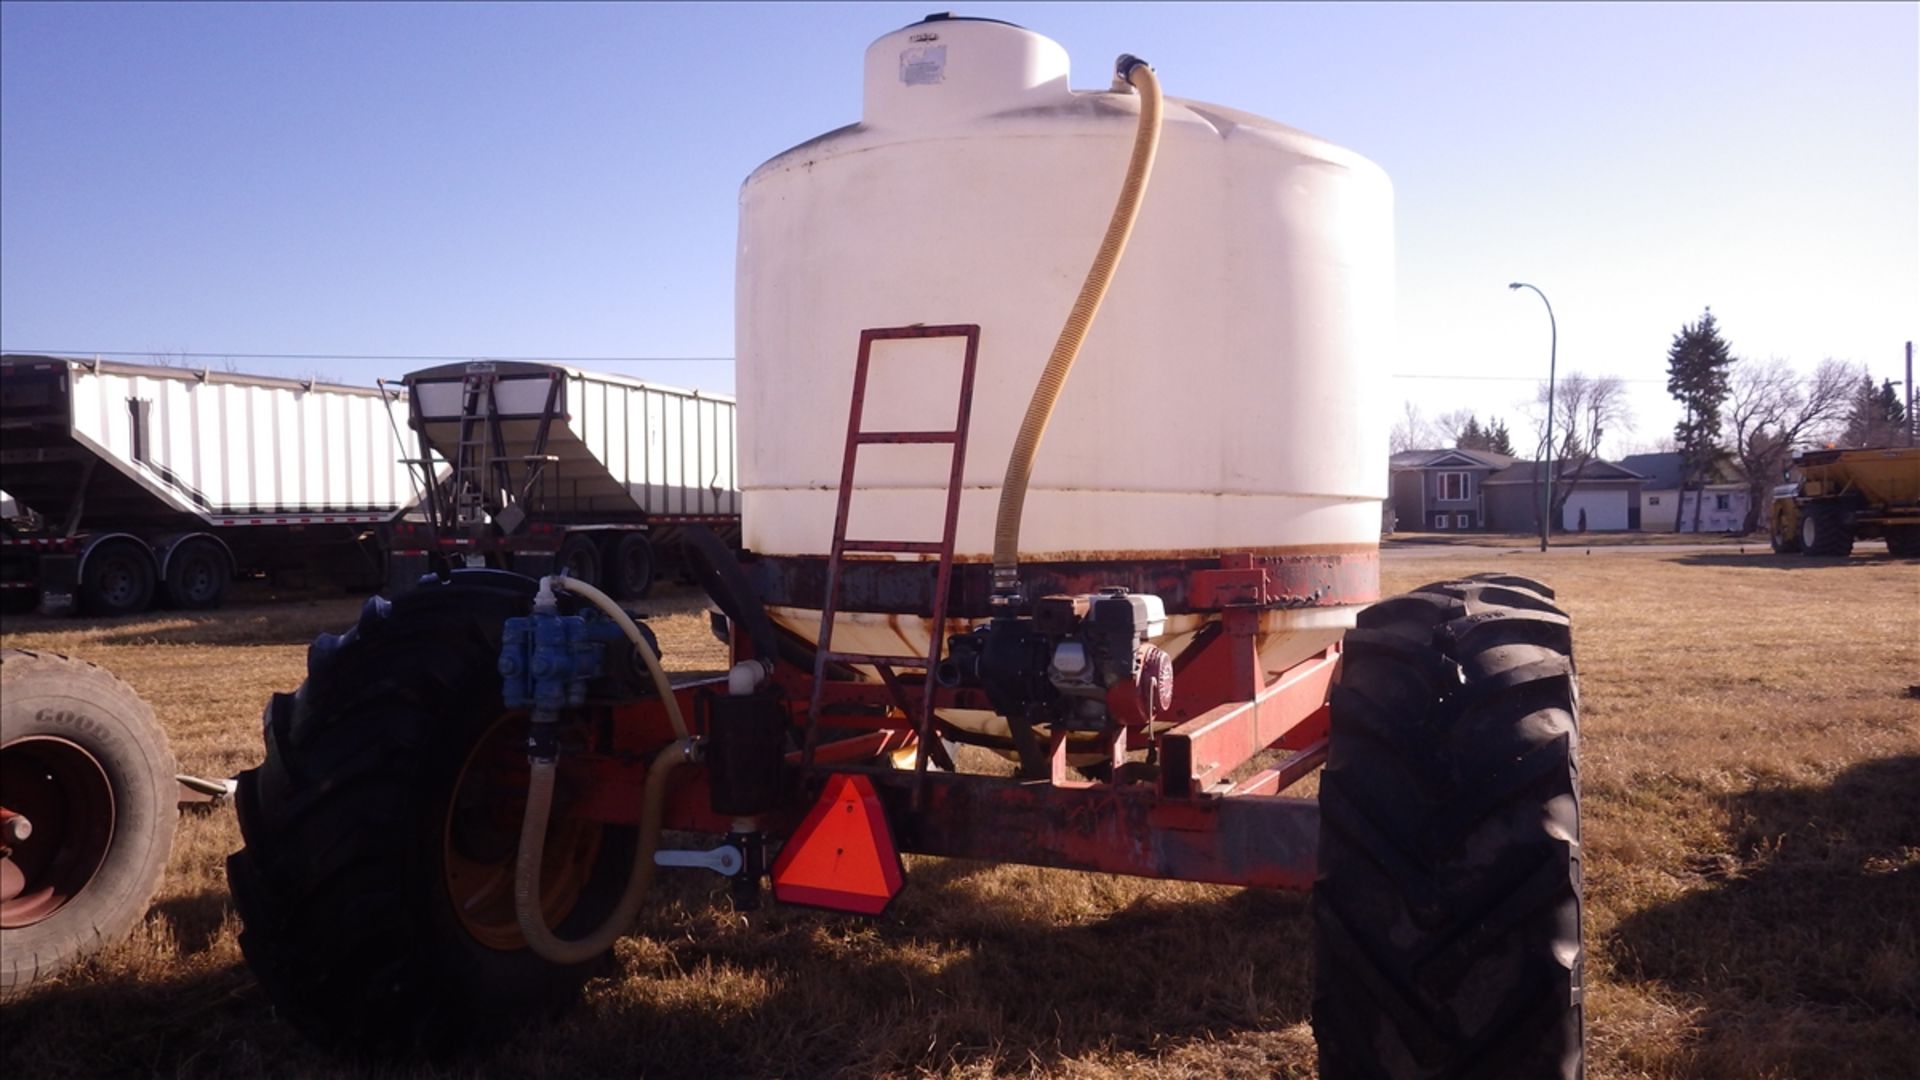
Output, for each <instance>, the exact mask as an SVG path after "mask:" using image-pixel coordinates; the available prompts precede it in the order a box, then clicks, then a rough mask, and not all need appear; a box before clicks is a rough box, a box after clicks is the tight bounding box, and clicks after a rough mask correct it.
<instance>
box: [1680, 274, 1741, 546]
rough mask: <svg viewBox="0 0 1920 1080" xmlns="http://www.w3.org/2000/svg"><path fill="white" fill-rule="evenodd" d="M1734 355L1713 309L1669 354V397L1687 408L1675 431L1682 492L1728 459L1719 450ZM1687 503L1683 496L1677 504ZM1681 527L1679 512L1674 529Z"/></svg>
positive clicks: (1686, 331)
mask: <svg viewBox="0 0 1920 1080" xmlns="http://www.w3.org/2000/svg"><path fill="white" fill-rule="evenodd" d="M1732 368H1733V352H1732V350H1731V349H1730V348H1728V346H1727V343H1726V340H1725V339H1723V338H1722V337H1721V336H1720V324H1719V323H1718V322H1716V321H1715V320H1714V317H1713V309H1712V308H1707V309H1706V311H1705V312H1703V313H1702V314H1701V316H1700V320H1699V321H1698V322H1693V323H1688V324H1687V325H1685V326H1683V327H1681V328H1680V332H1679V333H1678V334H1675V335H1674V336H1673V345H1672V346H1671V347H1670V348H1668V349H1667V393H1669V394H1671V395H1673V398H1674V400H1676V401H1678V402H1679V403H1680V404H1681V405H1682V406H1684V407H1685V408H1686V416H1685V418H1684V419H1682V420H1681V421H1680V422H1679V423H1678V424H1676V425H1674V428H1673V439H1674V442H1675V443H1676V444H1678V449H1679V451H1680V477H1681V481H1680V490H1681V491H1682V492H1685V491H1686V490H1687V486H1688V484H1689V482H1691V481H1693V480H1695V478H1698V477H1704V476H1707V475H1709V474H1710V473H1711V472H1712V471H1713V470H1714V468H1715V467H1716V466H1717V465H1718V463H1719V461H1720V459H1721V458H1722V457H1723V456H1724V451H1722V450H1721V448H1720V445H1719V437H1720V408H1721V406H1722V405H1724V404H1725V403H1726V400H1727V395H1728V393H1730V392H1731V390H1732ZM1677 501H1678V502H1680V503H1681V504H1685V502H1686V499H1685V497H1684V496H1683V497H1682V498H1681V499H1679V500H1677ZM1679 526H1680V519H1679V516H1678V510H1677V509H1676V510H1675V517H1674V529H1675V531H1676V532H1677V531H1678V530H1679Z"/></svg>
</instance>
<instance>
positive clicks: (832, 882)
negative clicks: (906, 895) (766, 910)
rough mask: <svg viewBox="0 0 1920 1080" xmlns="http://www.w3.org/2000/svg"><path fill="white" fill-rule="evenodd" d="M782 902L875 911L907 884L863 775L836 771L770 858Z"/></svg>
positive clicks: (883, 815)
mask: <svg viewBox="0 0 1920 1080" xmlns="http://www.w3.org/2000/svg"><path fill="white" fill-rule="evenodd" d="M771 876H772V878H773V897H774V899H775V900H778V901H780V902H781V903H783V904H801V905H804V906H807V907H820V908H828V909H830V910H833V911H850V912H853V913H855V914H858V915H878V914H880V913H881V912H882V911H884V910H886V907H887V905H888V904H889V903H891V902H892V900H893V898H894V897H895V896H897V895H899V893H900V887H901V886H902V885H904V884H906V869H905V867H903V866H902V865H901V862H900V852H899V849H897V848H895V847H894V846H893V830H892V829H890V828H889V827H888V826H887V814H886V810H885V808H883V807H882V806H881V805H880V796H879V794H878V793H876V792H875V791H874V788H873V781H871V780H869V779H867V778H866V777H864V776H860V775H857V774H849V773H840V774H837V775H835V776H833V777H830V778H829V779H828V780H827V787H826V790H824V791H822V792H821V793H820V799H819V801H818V802H816V803H814V804H813V809H812V810H809V811H807V816H806V819H805V820H804V821H802V822H801V823H800V827H799V828H798V829H796V830H794V834H793V837H792V839H790V840H788V841H787V845H786V847H784V848H781V849H780V857H779V858H777V859H775V860H774V861H773V873H772V875H771Z"/></svg>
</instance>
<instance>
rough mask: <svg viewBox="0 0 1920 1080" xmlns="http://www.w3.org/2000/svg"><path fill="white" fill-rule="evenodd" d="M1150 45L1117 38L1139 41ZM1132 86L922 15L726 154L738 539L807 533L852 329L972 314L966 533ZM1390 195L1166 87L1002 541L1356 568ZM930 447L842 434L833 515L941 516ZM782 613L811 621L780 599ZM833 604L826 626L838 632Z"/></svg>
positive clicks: (983, 28) (1090, 247)
mask: <svg viewBox="0 0 1920 1080" xmlns="http://www.w3.org/2000/svg"><path fill="white" fill-rule="evenodd" d="M1151 46H1152V43H1151V42H1143V43H1141V46H1140V51H1141V52H1142V53H1143V54H1144V55H1147V56H1148V57H1149V58H1151V56H1152V52H1151ZM1106 74H1107V73H1106V72H1104V71H1103V73H1102V75H1103V77H1104V76H1105V75H1106ZM1160 75H1161V79H1162V81H1163V82H1164V83H1165V84H1166V85H1168V86H1169V87H1173V88H1177V87H1178V86H1179V84H1180V82H1181V73H1180V72H1179V71H1177V70H1162V71H1161V72H1160ZM1138 117H1139V98H1138V97H1137V96H1136V95H1135V94H1134V93H1133V92H1132V91H1131V90H1120V91H1114V90H1111V89H1100V90H1092V91H1075V90H1071V89H1069V87H1068V63H1067V55H1066V52H1065V50H1064V49H1062V48H1061V47H1060V46H1059V45H1058V44H1057V43H1055V42H1053V41H1050V40H1048V39H1047V38H1045V37H1043V36H1041V35H1039V34H1036V33H1033V32H1032V31H1029V30H1025V29H1022V28H1020V27H1017V26H1013V25H1010V24H1007V23H1002V22H997V21H992V20H983V19H957V18H945V17H935V18H931V19H928V20H927V21H924V22H920V23H916V24H914V25H912V26H908V27H905V28H903V29H901V30H898V31H895V32H893V33H891V34H887V35H886V36H884V37H882V38H880V39H879V40H877V41H875V42H874V43H873V45H872V46H871V47H869V48H868V50H867V54H866V82H865V104H864V109H863V113H862V117H861V120H860V122H859V123H857V124H852V125H849V126H847V127H843V128H840V129H838V130H836V131H833V132H830V133H828V134H826V135H822V136H820V137H819V138H816V139H814V140H812V141H810V142H806V143H802V144H801V145H799V146H796V147H794V148H793V149H791V150H788V151H787V152H785V153H783V154H781V155H779V156H778V157H775V158H773V159H772V160H770V161H768V162H767V163H765V164H764V165H762V166H760V167H759V168H758V169H756V170H755V171H754V172H753V174H752V175H751V176H749V177H748V178H747V180H746V183H745V185H744V186H743V188H742V190H741V195H740V236H739V259H738V282H737V286H738V295H737V309H736V318H737V328H736V329H737V340H736V351H737V356H738V365H739V367H738V389H739V408H740V414H741V428H740V432H741V434H740V453H741V462H740V471H741V487H742V509H743V514H744V522H743V527H744V539H745V545H746V547H747V548H749V549H750V550H752V551H754V552H756V553H759V554H760V555H762V556H772V557H774V561H776V562H780V561H783V560H787V561H791V560H796V559H797V560H815V559H822V558H824V556H825V553H826V552H827V551H828V548H829V544H830V542H831V538H832V532H833V521H834V512H835V501H836V495H837V489H838V486H839V482H840V471H841V463H842V457H843V453H844V441H845V435H846V420H847V415H848V406H849V400H850V395H851V392H852V383H853V373H854V360H855V355H856V351H857V347H858V342H859V338H860V332H861V331H862V330H863V329H866V328H870V327H885V326H902V325H910V324H915V323H927V324H943V323H977V324H979V325H980V327H981V334H980V345H979V360H978V375H977V379H976V387H975V396H974V402H973V409H972V424H971V433H970V438H971V445H970V447H969V451H968V454H967V461H966V469H965V485H964V496H963V500H962V504H961V510H960V519H959V532H958V545H957V550H958V553H959V558H960V560H961V561H962V562H963V563H974V564H978V563H984V562H987V561H990V559H991V553H992V546H993V521H994V514H995V510H996V504H997V500H998V498H999V487H1000V481H1001V478H1002V475H1003V472H1004V470H1005V468H1006V462H1007V455H1008V451H1009V449H1010V447H1011V445H1012V443H1013V439H1014V434H1015V432H1016V431H1017V430H1018V428H1019V425H1020V420H1021V416H1022V413H1023V412H1024V410H1025V408H1026V406H1027V402H1028V399H1029V397H1030V396H1031V395H1032V393H1033V388H1034V384H1035V380H1036V378H1037V377H1038V375H1039V372H1040V370H1041V368H1042V367H1043V366H1044V365H1045V363H1046V360H1047V357H1048V354H1049V352H1050V351H1051V349H1052V346H1053V343H1054V340H1055V338H1056V336H1057V335H1058V333H1059V331H1060V326H1061V323H1062V321H1063V319H1064V318H1065V315H1066V313H1067V311H1068V309H1069V307H1070V306H1071V305H1072V303H1073V300H1074V296H1075V295H1076V293H1077V292H1078V290H1079V288H1080V285H1081V282H1082V280H1083V279H1084V278H1085V276H1086V273H1087V269H1088V266H1089V265H1090V263H1091V261H1092V258H1093V255H1094V252H1095V249H1096V248H1097V247H1098V245H1099V243H1100V238H1101V235H1102V232H1103V230H1104V229H1105V228H1106V224H1107V219H1108V216H1109V215H1110V213H1111V212H1112V209H1113V205H1114V200H1115V197H1116V195H1117V194H1118V191H1119V188H1120V184H1121V181H1122V177H1123V175H1124V173H1125V170H1126V165H1127V160H1128V156H1129V153H1130V151H1131V148H1132V144H1133V139H1134V132H1135V128H1136V126H1137V123H1138ZM1391 200H1392V193H1391V188H1390V185H1389V183H1388V181H1387V178H1386V176H1385V174H1384V173H1383V172H1381V170H1380V169H1379V168H1378V167H1377V166H1375V165H1373V164H1372V163H1371V162H1369V161H1367V160H1366V159H1364V158H1362V157H1360V156H1359V155H1357V154H1354V153H1352V152H1350V151H1348V150H1344V149H1342V148H1340V147H1338V146H1335V145H1333V144H1331V143H1328V142H1326V141H1324V140H1322V139H1318V138H1315V137H1313V136H1310V135H1307V134H1305V133H1303V132H1300V131H1296V130H1294V129H1292V128H1289V127H1286V126H1284V125H1281V124H1277V123H1274V122H1273V121H1270V120H1266V119H1262V118H1260V117H1257V116H1252V115H1249V114H1247V113H1243V112H1238V111H1235V110H1232V109H1226V108H1221V107H1219V106H1215V105H1207V104H1202V103H1199V102H1193V101H1184V100H1180V99H1177V98H1169V99H1168V100H1167V103H1166V111H1165V123H1164V128H1163V134H1162V137H1161V143H1160V150H1159V157H1158V161H1157V164H1156V165H1155V168H1154V172H1153V176H1152V180H1151V183H1150V185H1149V187H1148V189H1147V193H1146V197H1145V203H1144V205H1143V207H1142V210H1141V213H1140V217H1139V221H1138V224H1137V227H1136V228H1135V230H1134V233H1133V237H1132V242H1131V244H1130V245H1129V247H1128V248H1127V251H1126V256H1125V259H1124V261H1123V262H1122V264H1121V266H1120V269H1119V272H1118V275H1117V276H1116V278H1115V280H1114V282H1113V286H1112V289H1111V291H1110V292H1109V294H1108V296H1107V299H1106V303H1105V305H1104V307H1103V308H1102V310H1101V312H1100V316H1099V319H1098V320H1097V322H1096V323H1095V325H1094V329H1093V332H1092V334H1091V336H1090V337H1089V338H1088V340H1087V342H1086V346H1085V348H1084V350H1083V352H1082V353H1081V355H1080V358H1079V361H1078V363H1077V365H1076V366H1075V368H1074V369H1073V372H1072V376H1071V378H1070V379H1069V380H1068V383H1067V386H1066V390H1065V393H1064V394H1063V396H1062V397H1061V399H1060V402H1059V405H1058V408H1057V410H1056V412H1055V413H1054V416H1053V421H1052V424H1051V426H1050V428H1049V429H1048V431H1047V433H1046V438H1045V441H1044V442H1043V444H1042V445H1041V448H1040V453H1039V458H1038V461H1037V463H1036V466H1035V468H1034V472H1033V479H1032V484H1031V487H1030V489H1029V492H1028V495H1027V503H1026V512H1025V521H1024V528H1023V531H1022V543H1021V548H1022V560H1023V564H1026V563H1033V564H1048V563H1061V562H1073V563H1076V564H1081V563H1087V562H1094V563H1111V564H1113V565H1114V566H1115V567H1116V568H1119V567H1125V566H1128V565H1138V564H1143V563H1159V564H1164V563H1167V562H1168V561H1170V560H1171V561H1175V562H1177V561H1179V560H1183V559H1190V558H1195V557H1204V556H1208V555H1216V554H1219V553H1222V552H1240V551H1245V552H1253V553H1256V554H1262V555H1301V556H1307V557H1313V556H1316V555H1326V556H1328V557H1330V558H1341V559H1347V560H1349V563H1348V570H1347V572H1348V574H1349V580H1351V579H1352V576H1353V574H1354V573H1356V572H1357V573H1359V574H1360V575H1361V576H1363V577H1364V576H1365V575H1366V574H1369V573H1371V574H1373V575H1374V577H1373V579H1372V580H1373V584H1374V587H1376V588H1377V564H1376V563H1375V562H1374V561H1373V559H1374V558H1375V557H1376V556H1377V550H1378V543H1379V533H1380V500H1381V499H1382V498H1383V496H1384V495H1385V493H1386V491H1385V488H1386V481H1387V460H1386V455H1387V438H1386V435H1387V432H1386V427H1385V424H1386V419H1387V410H1386V409H1384V408H1383V407H1382V402H1383V400H1384V393H1383V390H1384V385H1383V382H1382V379H1383V378H1384V365H1385V364H1386V362H1387V357H1388V353H1389V350H1390V349H1391V343H1392V340H1393V339H1392V329H1393V311H1392V296H1393V294H1392V277H1393V249H1392V207H1391ZM959 355H960V349H959V346H958V344H957V343H956V342H952V341H946V342H941V341H932V342H892V343H883V344H882V345H880V346H876V350H875V353H874V356H875V359H874V368H873V370H874V374H873V377H872V382H871V384H870V388H869V393H868V395H867V400H866V407H865V408H866V426H867V427H869V428H892V429H928V428H939V427H949V426H951V424H952V415H953V409H954V401H955V394H956V389H955V387H956V385H957V373H958V358H959ZM945 461H946V458H945V450H944V448H941V447H927V446H919V447H898V448H896V447H876V448H867V449H864V450H863V451H862V457H861V462H860V469H859V473H858V476H859V485H858V489H857V492H856V494H855V495H854V498H853V510H852V527H851V528H850V529H849V533H850V534H852V535H859V536H865V537H887V538H898V539H933V538H937V536H938V533H939V529H940V523H941V517H942V507H943V505H944V502H943V500H944V497H945V488H946V470H945ZM1354 560H1358V562H1359V564H1360V569H1359V570H1358V571H1355V569H1354V566H1353V561H1354ZM780 580H782V581H788V582H791V581H792V580H793V576H792V575H788V576H787V577H785V578H782V579H780ZM780 591H781V589H779V588H776V589H775V592H780ZM1357 591H1358V592H1365V591H1366V588H1365V584H1364V583H1363V584H1362V586H1361V587H1360V588H1359V589H1358V590H1357ZM869 592H871V590H869ZM1355 598H1356V596H1355V590H1351V589H1349V590H1346V592H1345V593H1344V595H1337V596H1336V595H1329V596H1326V597H1324V598H1322V599H1319V600H1314V601H1311V602H1306V603H1303V604H1301V605H1300V606H1301V607H1302V609H1303V610H1302V611H1300V612H1285V613H1282V612H1275V613H1272V616H1273V619H1272V622H1273V624H1274V625H1273V629H1275V630H1276V631H1277V630H1279V629H1281V626H1280V624H1281V623H1286V624H1287V625H1288V626H1290V627H1305V626H1309V625H1312V626H1322V627H1327V626H1333V625H1335V624H1340V623H1344V622H1347V621H1350V617H1351V607H1352V605H1351V603H1349V601H1352V600H1354V599H1355ZM1362 598H1364V597H1362ZM779 599H780V598H778V597H777V598H776V601H775V602H776V607H778V604H779ZM855 606H856V607H857V606H858V605H855ZM1316 608H1317V609H1320V610H1305V609H1316ZM1329 609H1330V610H1329ZM869 610H872V606H871V605H869ZM776 615H778V616H783V617H782V620H781V621H783V622H786V623H787V624H788V625H790V626H791V627H792V628H793V629H795V630H797V631H802V632H803V633H804V634H805V635H806V636H808V637H812V636H813V633H814V630H815V629H816V628H815V627H809V626H808V625H807V617H806V614H805V613H804V612H802V611H797V610H790V611H780V610H776ZM815 618H817V616H815ZM1175 622H1176V625H1178V624H1179V620H1176V621H1175ZM898 623H899V620H897V619H894V620H888V625H889V627H890V628H892V627H897V626H898ZM1189 629H1190V626H1189ZM890 632H891V631H890ZM838 634H839V631H838V630H836V640H835V647H836V648H839V649H853V648H858V647H859V646H858V645H856V644H855V643H854V642H852V641H846V640H842V639H840V638H839V637H838ZM904 636H905V637H906V638H907V639H908V641H909V643H912V642H916V641H924V632H922V631H913V630H909V631H907V632H906V633H905V635H904ZM1320 636H1321V637H1322V638H1324V635H1320ZM868 644H869V645H880V644H883V643H880V642H869V643H868ZM893 644H894V647H895V649H896V650H897V649H899V647H900V644H901V643H900V642H898V641H896V642H894V643H893ZM871 651H885V650H884V649H883V648H874V649H872V650H871Z"/></svg>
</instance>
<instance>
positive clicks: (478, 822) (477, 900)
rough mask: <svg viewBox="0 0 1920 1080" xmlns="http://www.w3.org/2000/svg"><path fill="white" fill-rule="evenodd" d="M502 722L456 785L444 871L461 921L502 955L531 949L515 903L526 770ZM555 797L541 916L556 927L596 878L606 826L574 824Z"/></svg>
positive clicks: (507, 721)
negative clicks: (515, 877) (514, 891)
mask: <svg viewBox="0 0 1920 1080" xmlns="http://www.w3.org/2000/svg"><path fill="white" fill-rule="evenodd" d="M516 719H519V718H517V717H511V716H507V717H501V718H500V720H499V721H497V722H496V723H495V724H494V725H493V726H492V727H491V728H489V729H487V733H486V734H485V735H484V736H482V737H481V738H480V739H479V740H478V741H476V742H475V743H474V746H473V750H472V751H471V752H469V753H468V754H467V760H466V761H465V762H464V763H463V764H462V765H461V767H460V776H459V778H458V780H456V781H455V783H454V789H453V799H452V801H451V802H450V803H449V805H448V807H447V821H446V827H445V828H444V829H443V830H442V851H443V870H444V875H445V878H446V884H447V898H448V900H450V901H451V902H452V904H453V912H454V915H455V916H456V917H457V918H458V919H459V920H460V925H461V926H463V927H465V928H466V931H467V933H468V934H470V935H472V937H473V939H474V940H475V941H477V942H479V943H480V944H482V945H484V946H486V947H487V948H490V949H498V950H500V951H502V952H512V951H514V950H517V949H524V948H526V947H527V939H526V936H525V935H523V934H522V933H521V932H520V921H519V916H518V915H517V914H516V913H515V910H514V902H513V879H514V866H515V863H516V861H517V858H518V855H519V847H520V820H521V817H522V816H523V815H524V814H525V813H526V807H527V765H526V756H525V754H524V752H523V751H522V750H521V743H520V739H519V738H518V736H517V732H516V727H517V724H516V723H514V721H515V720H516ZM560 804H561V800H560V799H558V798H556V799H555V814H554V817H553V819H552V820H551V821H550V822H549V823H548V825H547V844H546V850H545V853H544V857H543V858H542V859H541V863H540V910H541V913H542V915H543V916H544V918H545V920H546V923H547V925H548V926H549V927H557V926H559V925H560V924H561V923H562V922H564V921H565V920H566V918H567V916H568V915H571V914H572V913H573V909H574V907H575V905H577V904H578V903H579V902H580V897H581V895H582V894H583V893H584V892H585V891H586V887H587V883H588V882H589V881H590V880H591V879H592V877H593V867H594V862H595V860H597V859H598V858H599V855H600V843H601V838H602V836H603V834H604V832H605V827H604V826H603V825H602V824H601V823H600V822H597V821H583V820H580V819H577V818H568V817H565V816H563V814H562V813H561V811H562V807H561V805H560Z"/></svg>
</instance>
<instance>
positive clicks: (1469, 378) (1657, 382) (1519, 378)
mask: <svg viewBox="0 0 1920 1080" xmlns="http://www.w3.org/2000/svg"><path fill="white" fill-rule="evenodd" d="M1393 377H1394V378H1396V379H1432V380H1435V381H1438V382H1519V383H1537V382H1540V381H1541V380H1540V379H1538V378H1536V377H1534V376H1531V375H1428V374H1415V373H1412V372H1401V371H1396V372H1394V373H1393ZM1603 377H1604V376H1603ZM1612 377H1613V378H1617V379H1619V380H1620V381H1621V382H1623V383H1644V384H1647V385H1652V386H1661V385H1665V383H1666V381H1667V380H1665V379H1629V378H1626V377H1625V376H1612Z"/></svg>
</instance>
